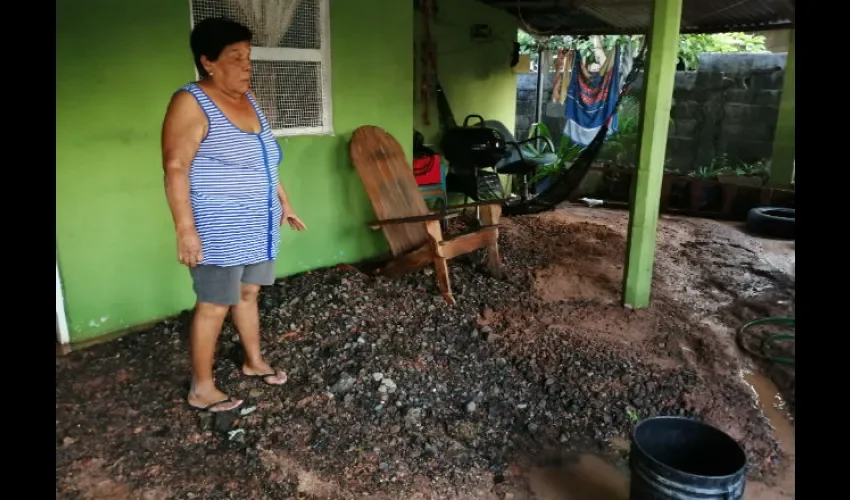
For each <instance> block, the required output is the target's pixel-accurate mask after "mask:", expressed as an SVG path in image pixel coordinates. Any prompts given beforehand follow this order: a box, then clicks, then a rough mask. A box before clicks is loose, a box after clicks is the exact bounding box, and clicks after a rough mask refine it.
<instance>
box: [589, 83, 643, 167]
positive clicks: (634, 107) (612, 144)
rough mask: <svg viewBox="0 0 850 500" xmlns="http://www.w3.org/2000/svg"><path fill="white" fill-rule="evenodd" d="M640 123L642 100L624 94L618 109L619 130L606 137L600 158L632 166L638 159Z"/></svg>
mask: <svg viewBox="0 0 850 500" xmlns="http://www.w3.org/2000/svg"><path fill="white" fill-rule="evenodd" d="M639 124H640V101H638V100H637V99H635V98H634V97H632V96H630V95H627V96H623V100H622V101H620V109H619V110H618V111H617V131H616V132H614V133H613V134H611V135H610V136H608V137H607V138H606V139H605V143H604V144H603V145H602V150H600V151H599V159H600V160H603V161H609V162H613V163H615V164H616V165H617V166H619V167H632V166H634V163H635V162H636V161H637V145H638V139H639V137H638V126H639Z"/></svg>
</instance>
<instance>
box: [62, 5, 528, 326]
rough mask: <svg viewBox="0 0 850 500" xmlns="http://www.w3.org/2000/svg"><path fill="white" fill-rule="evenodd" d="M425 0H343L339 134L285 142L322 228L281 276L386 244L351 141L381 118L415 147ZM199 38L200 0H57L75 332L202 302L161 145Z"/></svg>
mask: <svg viewBox="0 0 850 500" xmlns="http://www.w3.org/2000/svg"><path fill="white" fill-rule="evenodd" d="M412 4H413V2H411V1H397V2H396V1H393V2H385V1H384V0H359V1H356V2H354V1H351V0H332V1H331V57H332V60H333V64H332V85H333V102H334V109H333V118H334V128H335V131H336V135H335V136H334V137H298V138H292V139H288V140H282V146H283V150H284V160H283V163H282V164H281V178H282V180H283V183H284V186H285V187H286V188H287V191H288V192H289V194H290V197H291V199H292V203H293V206H294V207H295V209H296V210H297V211H298V213H299V215H300V216H301V217H302V219H303V220H304V221H305V222H306V223H307V224H308V226H309V229H308V231H306V232H304V233H300V234H296V233H294V232H291V231H289V230H285V231H284V233H283V239H284V243H283V245H282V248H281V253H280V255H279V259H278V269H277V270H278V274H279V275H281V276H282V275H287V274H292V273H297V272H300V271H304V270H308V269H313V268H317V267H322V266H328V265H334V264H337V263H340V262H353V261H358V260H361V259H363V258H367V257H370V256H374V255H375V254H377V253H378V252H381V251H384V249H385V247H386V244H385V242H384V241H383V239H382V238H381V236H380V234H377V233H371V232H370V231H368V230H367V229H366V228H365V222H366V221H367V220H368V219H370V218H371V217H372V210H371V208H370V205H369V203H368V200H367V198H366V196H365V193H364V192H363V189H362V185H361V184H360V180H359V178H358V177H357V175H356V172H355V171H354V169H353V168H352V167H351V166H350V162H349V160H348V154H347V142H348V139H349V138H350V136H351V133H352V132H353V130H354V129H355V128H356V127H358V126H359V125H363V124H374V125H379V126H382V127H384V128H385V129H387V130H388V131H389V132H390V133H392V134H393V135H395V136H396V137H397V138H398V140H399V141H400V142H401V143H402V145H403V146H404V147H405V150H406V151H407V153H408V155H410V151H411V143H412V137H411V132H410V131H411V129H412V128H413V114H412V111H413V102H412V101H411V97H410V96H411V88H412V87H413V64H412V61H413V51H412V48H413V47H412V43H411V39H412V25H413V5H412ZM188 36H189V5H188V1H187V0H146V1H144V2H115V1H112V0H59V1H57V20H56V238H57V247H58V250H57V252H58V255H59V266H60V269H61V273H62V278H63V282H64V288H65V299H66V307H67V313H68V321H69V326H70V330H71V339H72V341H80V340H84V339H88V338H91V337H96V336H99V335H102V334H105V333H109V332H113V331H117V330H121V329H123V328H126V327H129V326H134V325H137V324H140V323H144V322H147V321H151V320H154V319H157V318H161V317H164V316H168V315H171V314H174V313H177V312H179V311H180V310H182V309H186V308H190V307H191V306H192V302H193V294H192V290H191V282H190V280H189V276H188V273H187V272H186V269H185V268H184V267H182V266H180V265H179V264H178V263H177V261H176V259H175V244H174V234H173V228H172V225H171V219H170V214H169V212H168V207H167V204H166V201H165V195H164V192H163V186H162V170H161V163H160V146H159V134H160V127H161V123H162V118H163V114H164V112H165V108H166V105H167V104H168V100H169V98H170V96H171V94H172V92H173V91H174V90H175V89H177V88H178V87H179V86H181V85H183V84H185V83H186V82H188V81H190V80H192V79H193V78H194V70H193V65H192V58H191V53H190V51H189V48H188ZM505 66H506V67H507V64H505ZM452 83H453V84H454V82H452ZM449 88H452V87H449ZM458 92H459V91H458ZM458 97H460V95H458ZM510 106H511V107H512V106H513V101H511V104H510ZM459 111H461V110H459Z"/></svg>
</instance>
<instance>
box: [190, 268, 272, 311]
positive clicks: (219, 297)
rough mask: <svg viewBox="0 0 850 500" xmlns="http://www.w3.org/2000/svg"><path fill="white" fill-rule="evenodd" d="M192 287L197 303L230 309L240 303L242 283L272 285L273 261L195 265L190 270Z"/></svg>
mask: <svg viewBox="0 0 850 500" xmlns="http://www.w3.org/2000/svg"><path fill="white" fill-rule="evenodd" d="M189 273H190V274H191V275H192V288H194V289H195V295H197V296H198V302H208V303H211V304H221V305H226V306H232V305H234V304H238V303H239V299H240V298H241V296H242V283H245V284H248V285H261V286H263V285H273V284H274V275H275V270H274V261H273V260H267V261H265V262H259V263H257V264H249V265H247V266H228V267H221V266H211V265H203V264H201V265H198V266H195V267H190V268H189Z"/></svg>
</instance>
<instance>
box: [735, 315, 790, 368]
mask: <svg viewBox="0 0 850 500" xmlns="http://www.w3.org/2000/svg"><path fill="white" fill-rule="evenodd" d="M795 320H796V318H761V319H757V320H755V321H750V322H749V323H747V324H745V325H744V326H742V327H741V328H740V329H739V330H738V346H739V347H740V348H741V350H743V351H744V352H746V353H747V354H749V355H750V356H753V357H755V358H759V359H763V360H766V361H772V362H774V363H781V364H784V365H794V364H795V359H794V358H780V357H775V356H768V355H767V354H766V352H767V348H768V346H769V345H770V344H772V343H773V342H774V341H777V340H794V334H793V333H777V334H773V335H770V336H768V337H767V338H765V339H764V340H762V341H761V346H760V351H761V352H753V351H752V350H750V349H749V348H748V347H747V346H746V344H745V343H744V330H746V329H747V328H749V327H751V326H755V325H761V324H764V323H774V324H780V325H784V326H790V327H792V328H794V326H795V323H796V321H795Z"/></svg>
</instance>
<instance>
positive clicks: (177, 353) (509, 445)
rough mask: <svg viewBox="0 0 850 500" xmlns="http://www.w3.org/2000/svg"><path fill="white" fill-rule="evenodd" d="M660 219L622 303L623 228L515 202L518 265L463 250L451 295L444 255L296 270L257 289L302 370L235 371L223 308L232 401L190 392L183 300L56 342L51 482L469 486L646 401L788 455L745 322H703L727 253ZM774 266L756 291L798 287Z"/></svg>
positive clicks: (336, 488) (267, 329) (79, 487)
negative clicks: (749, 361) (211, 410)
mask: <svg viewBox="0 0 850 500" xmlns="http://www.w3.org/2000/svg"><path fill="white" fill-rule="evenodd" d="M559 212H560V211H559ZM612 217H614V216H612ZM460 224H461V221H453V226H452V228H451V230H454V231H457V230H460V229H461V227H459V226H460ZM665 224H667V225H668V226H670V227H672V223H669V222H665V221H663V220H662V231H660V234H659V243H660V247H659V264H658V266H657V270H656V284H655V285H654V288H653V305H652V307H650V308H649V309H644V310H636V311H633V310H628V309H624V308H622V307H620V306H618V305H617V300H618V293H619V287H620V279H621V275H622V264H623V261H624V249H625V237H624V234H625V233H624V231H623V230H622V227H620V228H618V227H613V226H612V225H611V224H607V225H606V224H604V223H594V222H591V221H588V220H586V219H582V218H580V217H577V216H570V215H568V214H566V213H552V214H543V215H540V216H533V217H523V218H514V219H506V220H505V221H504V226H503V231H502V234H501V236H500V245H501V250H502V256H503V261H504V265H505V268H506V271H507V274H506V277H504V278H501V279H497V278H494V277H491V276H488V275H487V273H486V272H484V270H483V268H482V266H481V260H482V257H483V252H476V253H474V254H471V255H467V256H462V257H458V258H456V259H453V260H452V261H450V266H449V269H450V275H451V280H452V286H453V289H454V293H455V296H456V298H457V300H458V303H457V305H456V306H454V307H450V306H447V305H446V304H445V303H444V301H443V300H442V298H441V297H440V296H439V294H438V293H437V291H436V284H435V278H434V275H433V273H432V272H430V270H424V271H421V272H418V273H414V274H411V275H408V276H404V277H402V278H399V279H395V280H387V279H384V278H376V277H374V276H371V275H369V274H367V273H365V272H362V271H361V270H359V269H357V268H355V267H352V266H348V265H341V266H338V267H336V268H331V269H322V270H318V271H314V272H310V273H305V274H302V275H299V276H294V277H290V278H286V279H282V280H280V281H279V282H278V283H277V284H276V285H275V286H273V287H268V288H267V289H265V290H264V291H263V292H262V294H261V298H260V306H261V323H262V335H263V342H264V349H265V352H264V354H265V356H266V357H267V358H268V360H269V361H270V362H271V363H273V364H274V365H275V366H279V367H281V368H283V369H285V370H286V371H287V373H288V375H289V381H288V382H287V384H286V385H284V386H282V387H273V386H268V385H265V384H263V383H261V382H260V381H256V380H248V379H245V378H244V377H240V376H239V370H238V369H239V366H240V364H241V346H240V344H239V342H238V336H236V332H235V330H234V328H233V326H232V325H231V324H229V323H228V324H227V325H226V326H225V329H224V332H223V334H222V336H221V340H220V342H219V352H218V354H217V358H216V359H217V362H216V365H215V374H216V379H217V381H218V383H219V385H220V386H221V388H222V390H224V391H226V392H228V393H229V394H232V395H233V396H235V397H240V398H245V399H246V403H245V404H244V405H243V407H242V408H240V409H239V410H236V411H234V412H228V413H225V414H216V415H208V414H199V413H197V412H193V411H190V410H189V409H188V407H187V405H186V404H185V394H186V390H187V387H188V374H189V365H188V359H187V347H188V342H187V328H188V321H189V314H188V313H184V314H183V315H181V316H179V317H177V318H174V319H172V320H168V321H165V322H162V323H161V324H159V325H157V326H156V327H154V328H151V329H150V330H149V331H146V332H142V333H136V334H132V335H128V336H125V337H122V338H120V339H118V340H117V341H113V342H110V343H106V344H102V345H98V346H95V347H92V348H90V349H87V350H84V351H80V352H75V353H72V354H71V355H70V356H67V357H63V358H57V361H56V363H57V366H56V369H57V375H56V380H57V385H56V420H57V423H56V436H57V445H56V461H57V468H56V481H57V498H157V499H158V498H181V499H183V498H196V499H201V498H204V499H206V498H239V499H251V498H296V497H298V498H352V497H362V496H363V495H364V494H367V493H375V494H377V493H381V494H385V495H388V496H387V498H390V497H394V498H399V495H400V497H401V498H412V496H411V495H412V494H413V493H412V492H415V491H429V492H440V491H453V492H455V493H457V492H459V491H464V488H474V487H475V488H477V487H480V484H481V478H482V477H489V478H491V479H488V481H489V484H493V483H494V482H495V483H500V482H502V481H504V480H505V477H506V475H508V476H509V475H510V470H511V467H512V464H515V463H516V462H517V461H519V460H520V458H519V457H524V456H533V455H534V454H535V453H537V452H539V451H540V450H544V449H551V448H560V449H564V448H567V449H573V450H588V449H604V448H606V447H609V446H610V443H611V442H612V440H616V439H620V440H622V439H623V438H626V437H627V436H628V435H629V432H630V430H631V429H632V427H633V426H634V424H635V422H636V421H637V420H638V419H640V418H645V417H649V416H653V415H684V416H693V417H698V418H703V419H706V420H707V421H709V422H710V423H713V424H715V425H718V426H719V427H721V428H723V429H724V430H726V431H727V432H729V433H730V434H731V435H733V437H736V438H737V439H739V440H741V442H742V444H743V445H744V447H745V449H746V451H747V453H748V457H749V459H750V463H751V465H752V470H751V472H750V476H751V477H752V478H757V479H766V480H769V479H770V477H772V475H774V474H775V473H776V470H777V468H778V467H779V466H780V464H781V461H782V460H781V458H782V457H781V453H780V452H779V449H778V446H777V442H776V440H775V438H774V436H773V434H772V431H771V428H770V426H769V425H768V423H767V421H766V420H765V418H764V416H763V415H762V414H761V413H760V412H759V411H758V410H757V408H756V407H755V405H754V401H753V396H752V393H751V392H750V391H749V389H748V387H746V386H745V385H744V384H743V382H742V381H741V379H740V376H739V371H740V364H741V360H740V359H739V358H738V357H737V356H736V355H734V353H730V349H729V346H730V345H731V344H730V342H731V339H729V338H723V337H722V336H721V335H717V334H712V333H708V334H707V333H706V332H707V331H708V327H707V326H706V325H705V324H703V323H702V322H701V318H702V317H703V316H704V315H700V314H698V313H697V312H698V311H697V310H696V309H695V307H694V305H693V297H695V296H696V295H699V296H700V297H701V300H704V301H705V300H709V299H708V298H706V297H708V296H709V295H711V293H709V291H711V290H714V291H716V290H717V289H718V288H719V287H718V286H717V285H716V284H712V282H711V280H712V279H715V281H716V280H717V278H716V275H715V274H712V269H714V268H721V269H725V268H724V267H723V266H722V264H717V263H712V261H710V260H705V259H695V258H694V259H690V260H689V259H688V255H687V254H686V255H684V256H683V248H684V249H685V250H687V251H690V252H691V253H693V252H696V251H698V250H699V249H698V248H696V247H694V246H693V245H691V246H690V247H683V246H682V241H684V240H687V239H688V238H690V237H691V236H692V235H693V234H694V231H696V229H694V228H693V227H690V226H688V227H690V229H688V227H685V228H684V229H683V228H682V227H678V226H677V227H676V228H674V229H675V230H674V231H673V230H670V231H672V232H670V231H668V232H667V233H665V232H664V230H663V229H664V226H665ZM689 224H691V223H689ZM696 224H699V223H696ZM680 225H681V224H680ZM726 229H728V230H729V231H732V230H733V229H731V228H726ZM677 231H678V233H677ZM673 233H676V234H673ZM665 238H666V239H665ZM711 241H713V242H715V243H716V242H717V241H718V239H717V238H713V239H712V240H711ZM730 249H732V250H734V246H732V245H728V246H725V247H723V248H722V251H723V252H726V253H728V252H729V250H730ZM702 250H704V251H708V252H709V253H711V251H710V249H709V250H705V248H703V249H702ZM742 252H743V253H744V254H745V257H746V258H749V259H751V260H754V259H756V257H754V256H752V255H749V254H748V253H747V252H744V251H742ZM739 253H741V252H739ZM712 255H714V257H715V258H716V259H721V260H722V259H724V258H726V257H724V256H723V253H722V252H720V251H717V252H715V253H713V254H712ZM736 255H737V254H736ZM730 258H731V257H730ZM760 269H761V268H760ZM771 269H772V271H771V272H770V273H768V272H763V271H764V270H763V269H762V272H760V273H758V272H757V273H756V274H757V275H758V277H759V279H761V280H764V281H762V282H759V286H760V287H761V288H760V289H759V290H755V291H752V290H750V291H751V292H752V293H749V294H748V295H747V296H746V299H747V300H748V301H758V300H759V297H760V296H761V295H760V294H762V293H765V294H766V293H776V289H777V287H778V286H779V285H781V286H782V287H784V288H787V287H789V286H790V289H791V290H792V292H791V293H793V278H791V282H790V285H789V282H788V280H787V275H786V274H783V273H781V272H779V271H776V270H775V269H773V268H771ZM771 273H773V274H771ZM735 277H736V279H738V278H739V275H738V274H736V275H735ZM778 284H779V285H778ZM725 286H726V288H725V289H723V290H721V291H720V292H718V293H720V294H721V295H722V294H726V295H725V296H723V297H720V296H718V297H717V298H716V300H715V302H714V303H713V304H714V306H712V307H713V309H712V310H711V313H712V314H715V313H717V314H720V319H718V321H720V322H721V323H722V321H723V318H725V317H728V316H729V315H728V314H726V313H724V311H728V310H729V308H734V304H735V303H736V302H735V301H736V300H738V299H739V297H731V298H730V296H729V294H730V293H731V292H730V290H733V291H734V290H735V286H734V284H729V283H728V282H727V284H726V285H725ZM790 301H791V306H790V307H793V295H792V296H791V299H790ZM701 303H702V302H701ZM706 307H708V306H706ZM724 308H725V309H724ZM724 314H725V316H724ZM423 488H424V490H423ZM455 493H453V494H455ZM435 494H436V493H435ZM110 495H112V496H110ZM374 498H378V497H374ZM381 498H384V497H381ZM423 498H424V497H423ZM445 498H447V497H445Z"/></svg>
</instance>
